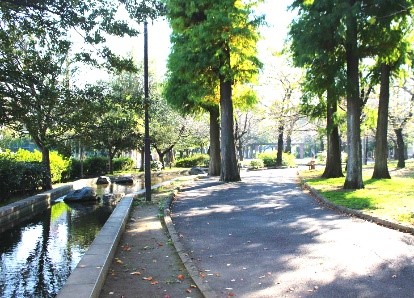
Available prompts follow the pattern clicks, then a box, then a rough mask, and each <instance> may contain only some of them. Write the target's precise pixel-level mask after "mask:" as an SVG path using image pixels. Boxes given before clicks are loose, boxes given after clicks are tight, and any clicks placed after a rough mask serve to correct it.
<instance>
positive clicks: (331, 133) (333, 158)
mask: <svg viewBox="0 0 414 298" xmlns="http://www.w3.org/2000/svg"><path fill="white" fill-rule="evenodd" d="M326 104H327V111H326V136H327V140H328V142H327V147H328V148H327V154H326V166H325V171H324V172H323V174H322V177H324V178H338V177H343V176H344V175H343V173H342V162H341V141H340V138H339V129H338V124H337V123H336V121H335V114H336V112H337V108H338V100H337V98H336V95H335V91H334V90H332V89H331V88H328V90H327V96H326Z"/></svg>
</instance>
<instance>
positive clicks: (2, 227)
mask: <svg viewBox="0 0 414 298" xmlns="http://www.w3.org/2000/svg"><path fill="white" fill-rule="evenodd" d="M71 190H73V185H72V184H70V185H64V186H61V187H58V188H56V189H52V190H49V191H46V192H43V193H41V194H37V195H34V196H31V197H28V198H26V199H23V200H20V201H17V202H14V203H12V204H9V205H6V206H3V207H0V233H2V232H4V231H6V230H7V229H10V228H13V227H14V226H16V225H18V224H20V223H21V222H23V221H24V220H27V219H30V218H32V217H33V216H35V215H37V214H39V213H41V212H43V211H45V210H47V209H48V208H50V205H51V203H52V201H53V200H54V199H57V198H59V197H62V196H64V195H65V194H67V193H68V192H70V191H71Z"/></svg>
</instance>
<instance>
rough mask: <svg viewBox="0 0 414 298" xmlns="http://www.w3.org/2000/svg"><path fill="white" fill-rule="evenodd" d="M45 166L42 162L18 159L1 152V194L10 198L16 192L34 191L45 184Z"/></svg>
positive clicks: (2, 196)
mask: <svg viewBox="0 0 414 298" xmlns="http://www.w3.org/2000/svg"><path fill="white" fill-rule="evenodd" d="M45 173H46V171H45V168H44V166H43V164H42V163H40V162H23V161H16V160H15V159H14V156H12V155H7V154H0V196H1V199H8V198H9V197H10V196H11V195H13V194H15V193H24V192H33V191H35V190H37V189H38V188H40V187H41V186H42V185H43V181H44V179H45Z"/></svg>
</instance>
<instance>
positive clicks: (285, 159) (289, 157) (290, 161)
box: [282, 153, 296, 168]
mask: <svg viewBox="0 0 414 298" xmlns="http://www.w3.org/2000/svg"><path fill="white" fill-rule="evenodd" d="M282 164H283V165H284V166H286V167H289V168H294V167H296V157H295V155H294V154H291V153H283V155H282Z"/></svg>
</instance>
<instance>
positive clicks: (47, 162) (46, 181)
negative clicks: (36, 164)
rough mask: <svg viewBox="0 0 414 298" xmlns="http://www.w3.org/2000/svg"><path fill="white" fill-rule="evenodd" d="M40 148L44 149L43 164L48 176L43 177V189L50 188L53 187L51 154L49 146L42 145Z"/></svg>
mask: <svg viewBox="0 0 414 298" xmlns="http://www.w3.org/2000/svg"><path fill="white" fill-rule="evenodd" d="M39 148H40V149H41V151H42V164H43V165H44V167H45V170H46V173H45V174H46V177H45V179H43V186H42V189H43V190H50V189H52V171H51V170H50V156H49V148H47V147H45V146H42V147H40V146H39Z"/></svg>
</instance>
